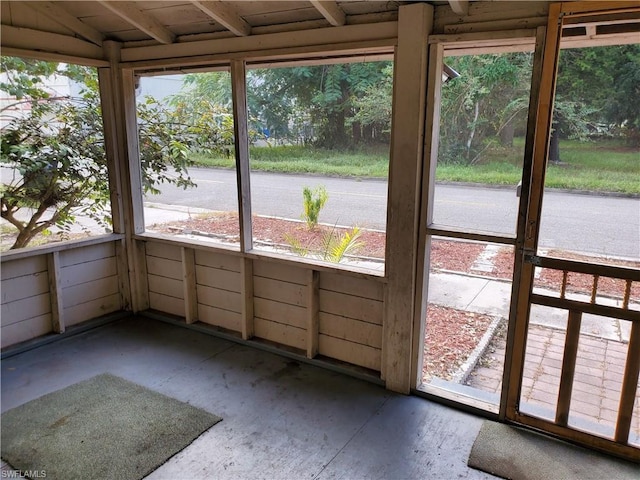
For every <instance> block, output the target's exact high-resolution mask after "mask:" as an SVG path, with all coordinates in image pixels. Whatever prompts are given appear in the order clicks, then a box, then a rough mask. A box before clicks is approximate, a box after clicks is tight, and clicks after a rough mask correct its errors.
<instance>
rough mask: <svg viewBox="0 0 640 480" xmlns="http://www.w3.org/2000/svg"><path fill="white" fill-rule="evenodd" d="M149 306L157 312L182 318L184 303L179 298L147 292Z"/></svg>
mask: <svg viewBox="0 0 640 480" xmlns="http://www.w3.org/2000/svg"><path fill="white" fill-rule="evenodd" d="M149 305H150V307H151V308H153V309H154V310H158V311H159V312H165V313H170V314H171V315H176V316H178V317H184V302H183V301H182V299H180V298H176V297H170V296H168V295H162V294H160V293H156V292H149Z"/></svg>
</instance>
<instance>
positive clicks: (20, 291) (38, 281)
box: [1, 257, 49, 305]
mask: <svg viewBox="0 0 640 480" xmlns="http://www.w3.org/2000/svg"><path fill="white" fill-rule="evenodd" d="M42 258H44V257H42ZM12 263H15V262H12ZM2 268H3V272H2V273H3V274H4V273H5V272H4V265H3V266H2ZM3 276H4V275H3ZM48 291H49V280H48V275H47V272H46V270H45V271H40V272H36V273H30V274H26V275H21V276H19V277H14V278H7V279H6V280H2V287H1V295H2V304H3V305H4V304H5V303H9V302H15V301H16V300H21V299H23V298H29V297H31V296H33V295H39V294H41V293H47V292H48Z"/></svg>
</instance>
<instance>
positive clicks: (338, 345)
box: [319, 334, 381, 371]
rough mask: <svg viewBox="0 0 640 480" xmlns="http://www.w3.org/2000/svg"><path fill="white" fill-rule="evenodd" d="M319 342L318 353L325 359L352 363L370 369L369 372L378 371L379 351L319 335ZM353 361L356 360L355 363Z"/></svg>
mask: <svg viewBox="0 0 640 480" xmlns="http://www.w3.org/2000/svg"><path fill="white" fill-rule="evenodd" d="M319 341H320V345H319V348H320V353H321V354H323V355H326V356H327V357H331V358H335V359H337V360H342V361H343V362H349V363H354V364H356V365H360V366H362V367H365V368H370V369H371V370H376V371H379V370H380V362H381V351H380V349H377V348H373V347H368V346H367V345H361V344H359V343H353V342H348V341H346V340H342V339H340V338H335V337H330V336H328V335H322V334H321V335H320V338H319ZM354 359H357V361H355V360H354Z"/></svg>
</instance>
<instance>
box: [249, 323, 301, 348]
mask: <svg viewBox="0 0 640 480" xmlns="http://www.w3.org/2000/svg"><path fill="white" fill-rule="evenodd" d="M253 326H254V329H255V332H254V333H255V336H256V337H259V338H264V339H265V340H270V341H272V342H276V343H281V344H283V345H287V346H290V347H295V348H300V349H306V348H307V332H306V330H304V329H302V328H296V327H292V326H291V325H284V324H282V323H276V322H270V321H269V320H265V319H262V318H258V317H256V318H255V320H254V322H253Z"/></svg>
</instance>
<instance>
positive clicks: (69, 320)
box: [58, 242, 122, 327]
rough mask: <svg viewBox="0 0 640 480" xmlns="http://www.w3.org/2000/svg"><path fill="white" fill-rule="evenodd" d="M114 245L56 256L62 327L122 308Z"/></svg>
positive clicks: (84, 248) (106, 244) (102, 244)
mask: <svg viewBox="0 0 640 480" xmlns="http://www.w3.org/2000/svg"><path fill="white" fill-rule="evenodd" d="M115 255H116V249H115V243H113V242H109V243H100V244H97V245H88V246H86V247H79V248H74V249H71V250H64V251H62V252H60V253H59V258H60V260H59V265H60V269H59V274H60V278H59V279H58V285H59V288H60V287H61V288H62V294H61V296H60V298H61V301H62V310H61V311H62V315H61V318H62V325H64V326H65V327H68V326H71V325H76V324H78V323H81V322H83V321H85V320H91V319H93V318H97V317H100V316H102V315H106V314H108V313H112V312H115V311H117V310H120V309H121V308H122V296H121V295H120V292H119V281H118V267H117V261H116V256H115Z"/></svg>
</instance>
